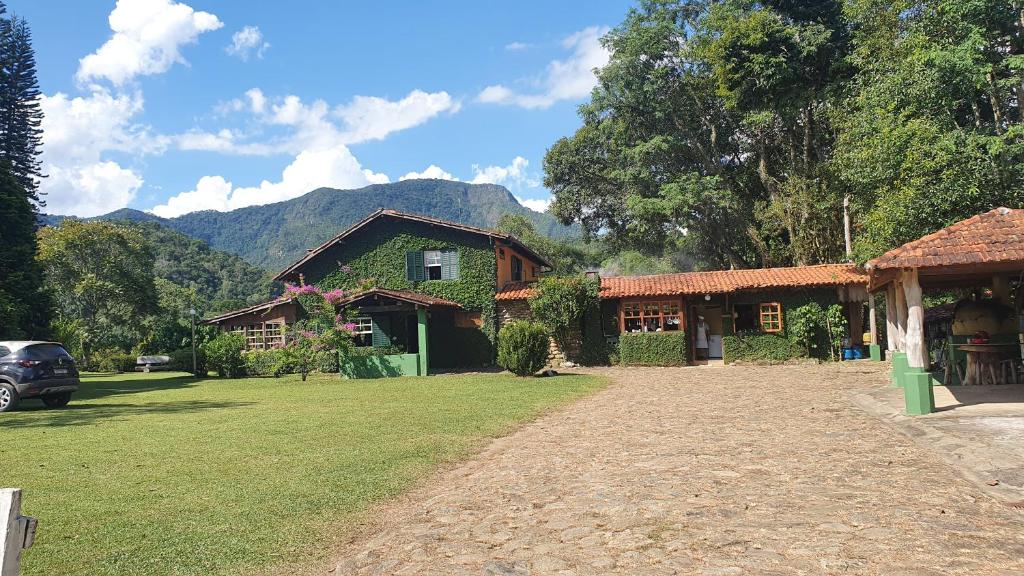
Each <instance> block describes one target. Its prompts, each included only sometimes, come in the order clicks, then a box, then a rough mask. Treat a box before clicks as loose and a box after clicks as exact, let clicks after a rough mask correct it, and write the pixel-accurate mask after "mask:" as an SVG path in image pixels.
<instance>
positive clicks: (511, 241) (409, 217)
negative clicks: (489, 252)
mask: <svg viewBox="0 0 1024 576" xmlns="http://www.w3.org/2000/svg"><path fill="white" fill-rule="evenodd" d="M381 218H395V219H400V220H405V221H409V222H419V223H422V224H427V225H430V226H440V227H444V228H448V229H451V230H457V231H460V232H466V233H469V234H477V235H480V236H486V237H487V238H490V239H492V240H495V241H498V242H504V243H506V244H508V245H510V246H514V247H515V248H516V249H517V250H520V251H522V252H523V253H524V254H526V255H528V256H529V257H530V258H532V259H534V260H536V261H537V262H538V263H539V264H541V265H542V266H547V267H548V268H550V267H551V263H549V262H548V261H547V260H546V259H544V257H543V256H541V255H539V254H537V253H536V252H534V251H533V250H531V249H530V247H529V246H527V245H526V244H524V243H523V242H522V241H521V240H519V239H518V238H516V237H515V236H512V235H511V234H504V233H501V232H498V231H495V230H488V229H486V228H478V227H476V226H469V225H466V224H459V223H457V222H449V221H447V220H440V219H438V218H431V217H429V216H422V215H419V214H409V213H406V212H399V211H397V210H387V209H383V208H382V209H379V210H376V211H374V212H373V213H371V214H370V215H369V216H367V217H366V218H363V219H362V220H360V221H359V222H356V223H355V224H353V225H352V226H350V227H348V228H347V229H346V230H344V231H343V232H341V233H340V234H338V235H337V236H335V237H333V238H331V239H330V240H328V241H327V242H324V243H323V244H321V245H320V246H317V247H316V248H313V249H311V250H309V251H308V252H307V254H306V255H305V256H303V257H302V258H300V259H299V260H298V261H297V262H295V263H294V264H292V265H291V266H289V267H288V268H285V269H284V270H283V271H281V272H280V273H279V274H278V275H277V276H275V277H274V280H279V281H287V280H289V279H292V280H294V279H296V278H295V277H296V276H297V275H298V274H299V270H301V269H302V267H303V266H305V265H307V264H308V263H310V262H312V261H313V260H315V259H317V257H319V256H320V255H322V254H323V253H324V252H326V251H327V250H328V249H330V248H331V247H333V246H335V245H337V244H338V243H339V242H341V241H343V240H344V239H345V238H348V237H350V236H352V235H354V234H358V233H359V232H360V231H361V230H363V229H365V228H366V227H367V226H368V225H370V223H372V222H374V221H376V220H378V219H381Z"/></svg>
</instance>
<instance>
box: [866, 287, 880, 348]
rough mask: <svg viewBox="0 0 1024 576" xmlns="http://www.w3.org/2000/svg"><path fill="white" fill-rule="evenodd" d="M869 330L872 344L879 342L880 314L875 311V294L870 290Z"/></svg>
mask: <svg viewBox="0 0 1024 576" xmlns="http://www.w3.org/2000/svg"><path fill="white" fill-rule="evenodd" d="M868 330H869V331H870V332H871V344H872V345H877V344H878V316H877V315H876V313H875V295H874V294H873V293H871V292H868Z"/></svg>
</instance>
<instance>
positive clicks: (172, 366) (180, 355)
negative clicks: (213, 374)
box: [167, 347, 207, 376]
mask: <svg viewBox="0 0 1024 576" xmlns="http://www.w3.org/2000/svg"><path fill="white" fill-rule="evenodd" d="M167 356H169V357H170V359H171V361H170V362H169V363H168V364H167V368H168V369H169V370H174V371H175V372H192V348H191V347H189V348H182V349H180V350H175V351H174V352H171V353H170V354H168V355H167ZM196 374H198V375H199V376H206V374H207V369H206V355H205V354H203V349H202V348H201V347H199V348H196Z"/></svg>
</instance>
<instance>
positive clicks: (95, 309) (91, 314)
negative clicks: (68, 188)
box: [39, 220, 158, 360]
mask: <svg viewBox="0 0 1024 576" xmlns="http://www.w3.org/2000/svg"><path fill="white" fill-rule="evenodd" d="M39 261H40V262H41V263H42V265H43V268H44V270H45V273H46V281H47V283H48V285H49V286H51V287H52V290H53V292H54V295H55V298H56V304H57V309H58V314H59V315H60V316H61V317H62V318H66V319H72V320H79V321H80V322H81V324H80V326H81V330H82V350H83V355H84V356H85V358H86V360H88V358H89V355H90V354H91V352H92V351H93V350H95V349H96V348H97V347H99V346H116V347H120V348H122V349H127V348H130V347H132V346H134V345H135V343H137V342H138V341H139V340H140V338H141V336H140V334H141V332H142V330H143V328H144V320H145V319H146V317H147V316H149V315H150V314H153V313H155V312H156V311H157V310H158V301H157V291H156V285H155V282H154V274H153V254H152V252H151V251H150V249H149V246H148V244H147V242H146V239H145V237H143V235H142V234H140V233H139V231H138V230H137V229H135V228H132V227H128V226H123V225H120V224H115V223H111V222H80V221H77V220H65V221H64V222H63V223H62V224H61V225H60V226H59V227H57V228H43V229H42V230H40V231H39Z"/></svg>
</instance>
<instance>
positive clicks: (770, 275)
mask: <svg viewBox="0 0 1024 576" xmlns="http://www.w3.org/2000/svg"><path fill="white" fill-rule="evenodd" d="M867 283H868V276H867V274H865V273H864V272H862V271H861V270H859V269H858V268H857V267H856V266H854V265H852V264H821V265H818V266H795V267H790V268H760V269H754V270H716V271H710V272H681V273H678V274H658V275H654V276H612V277H608V278H601V298H630V297H636V296H675V295H679V296H686V295H695V294H721V293H724V292H735V291H737V290H754V289H759V288H760V289H770V288H803V287H815V286H849V285H855V284H860V285H866V284H867ZM532 295H533V288H532V287H531V286H530V285H529V284H527V283H524V282H515V283H511V284H508V285H506V286H505V287H504V288H502V289H501V290H499V291H498V294H497V295H496V296H495V299H497V300H524V299H526V298H529V297H530V296H532Z"/></svg>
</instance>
